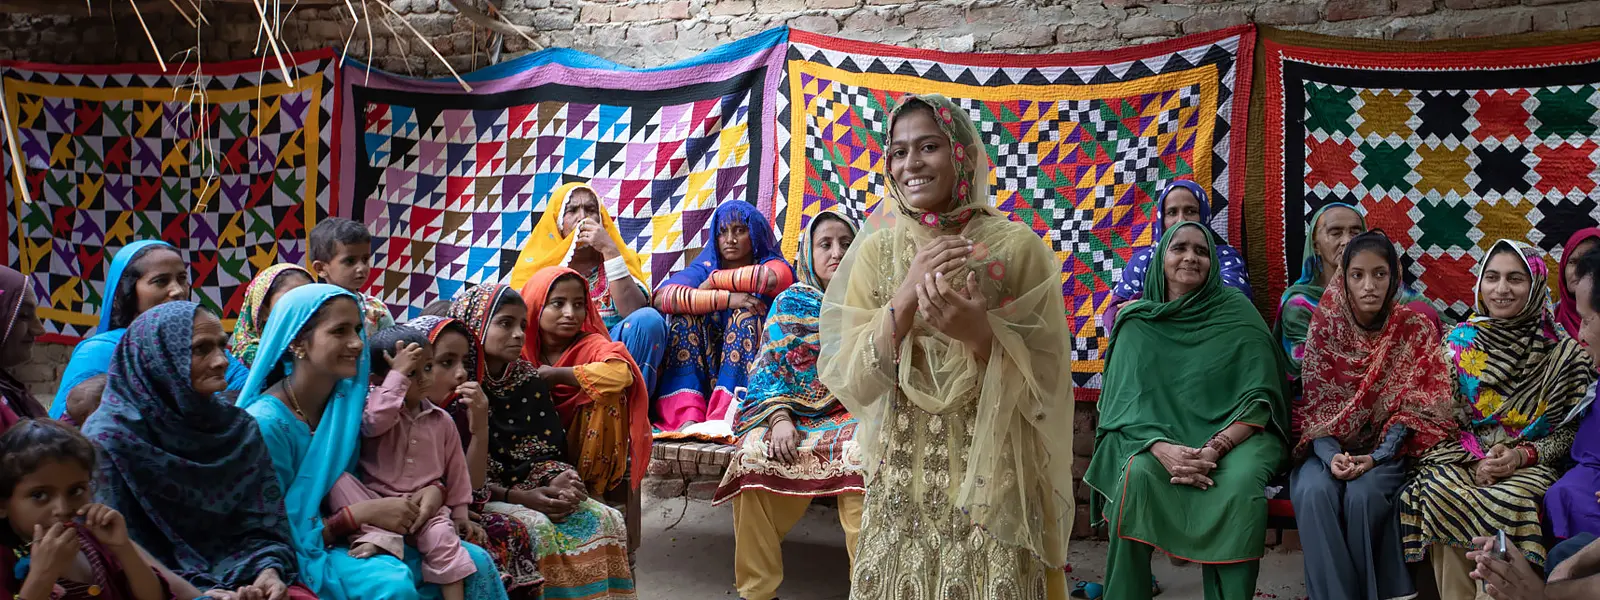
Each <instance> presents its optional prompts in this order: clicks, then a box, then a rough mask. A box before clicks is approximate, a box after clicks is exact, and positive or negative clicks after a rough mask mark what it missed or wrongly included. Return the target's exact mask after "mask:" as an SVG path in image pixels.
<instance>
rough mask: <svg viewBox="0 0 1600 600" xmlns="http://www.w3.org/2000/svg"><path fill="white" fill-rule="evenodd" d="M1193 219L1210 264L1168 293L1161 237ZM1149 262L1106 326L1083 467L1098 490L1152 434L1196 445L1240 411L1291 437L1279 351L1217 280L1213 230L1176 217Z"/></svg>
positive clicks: (1167, 240)
mask: <svg viewBox="0 0 1600 600" xmlns="http://www.w3.org/2000/svg"><path fill="white" fill-rule="evenodd" d="M1190 227H1194V228H1198V229H1199V230H1200V231H1201V232H1202V233H1204V234H1205V236H1206V242H1207V243H1208V244H1209V245H1210V246H1211V272H1210V274H1209V275H1208V276H1207V277H1206V281H1205V283H1204V284H1201V286H1200V287H1199V288H1197V289H1195V290H1194V291H1191V292H1189V293H1187V294H1184V295H1183V297H1181V298H1178V299H1177V300H1173V301H1171V302H1168V301H1166V297H1167V275H1166V270H1165V269H1163V268H1162V265H1163V264H1165V259H1166V254H1167V246H1168V245H1169V244H1171V243H1172V240H1173V238H1174V236H1175V235H1176V234H1177V233H1178V232H1179V231H1182V230H1184V229H1186V228H1190ZM1150 265H1151V267H1150V269H1149V270H1148V271H1147V272H1146V273H1145V280H1144V281H1145V283H1144V285H1145V292H1146V293H1145V295H1144V298H1142V299H1140V300H1136V301H1134V302H1132V303H1130V304H1128V305H1127V306H1126V307H1124V308H1123V309H1122V313H1121V314H1119V315H1117V322H1116V325H1115V326H1114V327H1113V329H1112V331H1111V346H1110V348H1109V349H1108V351H1107V352H1108V356H1107V359H1106V368H1105V375H1104V378H1105V379H1104V382H1105V385H1104V387H1103V388H1102V391H1101V394H1100V404H1099V409H1100V424H1099V427H1098V428H1097V429H1096V430H1095V452H1094V458H1093V460H1091V461H1090V463H1089V470H1088V472H1087V474H1086V475H1085V476H1084V482H1085V483H1088V484H1089V485H1090V486H1093V487H1094V489H1095V490H1096V491H1097V492H1098V493H1100V494H1102V495H1103V494H1105V493H1108V492H1110V491H1111V490H1115V489H1119V487H1118V485H1117V484H1118V482H1120V481H1121V479H1122V476H1123V468H1124V467H1125V466H1126V465H1127V464H1128V460H1129V459H1130V458H1132V457H1133V456H1134V455H1135V454H1138V453H1140V452H1143V451H1145V450H1146V449H1148V448H1149V447H1150V446H1151V445H1152V444H1155V443H1156V442H1162V441H1164V442H1169V443H1172V444H1177V445H1181V446H1188V447H1191V448H1199V447H1201V446H1204V445H1205V443H1206V441H1208V440H1210V439H1211V437H1212V436H1213V435H1216V434H1217V432H1220V431H1222V430H1223V429H1224V428H1226V427H1227V426H1229V425H1231V424H1233V423H1235V422H1239V421H1244V422H1248V423H1251V424H1254V425H1260V426H1263V427H1265V428H1266V432H1267V433H1269V434H1271V435H1274V436H1277V437H1278V438H1279V439H1280V440H1282V441H1284V442H1287V441H1288V424H1289V414H1288V402H1287V401H1286V400H1285V397H1284V389H1283V388H1284V377H1283V363H1282V353H1280V352H1278V351H1277V348H1276V345H1275V342H1274V341H1273V338H1272V334H1271V332H1270V331H1268V329H1267V324H1266V322H1265V321H1263V320H1262V319H1261V314H1260V313H1259V312H1256V309H1255V306H1254V305H1252V304H1251V303H1250V300H1248V299H1246V298H1245V297H1244V295H1243V294H1237V293H1233V292H1232V291H1230V290H1229V289H1228V288H1226V287H1224V286H1223V285H1222V276H1221V272H1220V261H1219V260H1217V246H1216V240H1215V239H1213V238H1212V236H1211V233H1210V232H1209V231H1206V228H1205V227H1201V226H1200V224H1199V223H1194V222H1184V223H1180V224H1178V226H1176V227H1173V228H1172V229H1170V230H1168V231H1167V233H1166V235H1164V236H1162V238H1161V244H1160V245H1159V246H1157V248H1156V253H1155V257H1154V258H1153V259H1152V260H1151V263H1150ZM1098 499H1099V498H1097V500H1098Z"/></svg>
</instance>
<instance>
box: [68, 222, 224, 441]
mask: <svg viewBox="0 0 1600 600" xmlns="http://www.w3.org/2000/svg"><path fill="white" fill-rule="evenodd" d="M188 299H189V265H188V264H186V263H184V262H183V257H182V256H180V255H179V254H178V249H177V248H174V247H173V246H172V244H168V243H166V242H163V241H160V240H144V241H139V242H134V243H132V244H128V245H126V246H123V247H122V249H121V250H118V251H117V254H116V256H115V257H113V258H112V260H111V268H110V269H107V270H106V286H105V297H104V300H103V302H102V303H101V305H100V327H99V328H98V329H96V330H95V331H96V332H97V333H95V336H94V337H91V338H89V339H86V340H84V341H82V342H79V343H78V347H77V348H75V349H73V351H72V359H71V360H69V361H67V369H66V371H64V372H62V373H61V387H59V388H57V389H56V398H55V400H54V401H53V402H51V403H50V418H52V419H60V418H61V416H62V415H64V414H66V412H67V396H68V395H70V394H72V388H75V387H77V386H78V384H80V383H83V382H85V381H88V380H89V379H92V378H94V377H96V376H98V375H101V374H103V373H105V372H106V370H107V369H108V368H110V366H111V354H112V351H113V350H115V349H116V347H117V342H119V341H121V340H122V335H123V334H124V333H126V332H127V330H128V329H127V328H128V325H129V324H131V323H133V320H134V319H136V318H138V317H139V315H141V314H144V312H145V311H147V310H150V309H152V308H155V307H157V306H160V305H162V304H165V303H167V302H172V301H174V300H188ZM228 363H229V364H228V389H230V390H236V389H239V387H240V386H242V385H244V379H245V376H246V375H248V374H249V373H250V371H249V368H248V367H245V366H244V363H241V362H239V361H238V360H237V359H235V358H233V357H232V356H231V355H230V356H229V357H228ZM74 416H78V415H74ZM83 416H86V415H83ZM69 420H70V419H69Z"/></svg>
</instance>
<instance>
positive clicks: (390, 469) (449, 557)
mask: <svg viewBox="0 0 1600 600" xmlns="http://www.w3.org/2000/svg"><path fill="white" fill-rule="evenodd" d="M368 347H369V348H371V349H372V350H371V352H372V357H371V364H372V381H374V382H381V383H375V384H374V385H373V386H372V389H371V391H369V392H368V393H367V408H366V413H365V414H364V415H363V417H362V420H361V436H362V440H361V461H360V465H361V483H363V484H365V485H366V487H367V489H368V490H370V491H371V492H372V496H371V497H373V498H410V497H412V495H413V494H416V493H417V492H419V491H421V490H422V489H423V488H427V487H429V486H434V485H441V486H443V487H444V491H445V496H444V504H445V506H443V507H440V508H438V509H435V510H433V511H430V512H431V514H429V513H422V514H420V515H419V518H418V521H419V523H418V524H416V525H413V526H412V527H411V528H410V530H409V531H405V532H396V531H391V530H385V529H381V528H378V527H375V526H372V525H368V526H364V527H362V528H361V532H362V533H361V535H359V536H357V537H356V539H355V540H354V541H353V542H352V543H351V549H350V555H351V556H354V557H356V558H366V557H369V556H373V555H375V554H377V553H378V552H379V551H380V550H381V551H384V552H388V553H389V554H390V555H393V556H395V557H399V558H404V557H405V542H404V539H403V538H404V536H405V535H406V534H410V535H411V536H412V541H413V543H414V544H415V545H416V547H417V550H419V551H421V552H422V555H423V556H422V580H423V581H426V582H428V583H434V584H438V585H439V591H440V592H441V593H442V594H443V595H444V598H445V600H461V598H462V583H461V582H462V580H463V579H465V578H466V577H467V576H468V575H471V574H473V573H474V572H476V571H477V568H476V567H474V566H473V565H472V558H471V557H469V556H467V552H466V550H464V549H462V547H461V536H462V535H468V536H469V537H478V534H481V532H482V530H481V529H478V528H477V527H476V526H474V525H472V524H471V522H470V521H468V520H467V503H468V502H471V501H472V482H471V481H470V478H469V477H468V475H467V459H466V455H465V454H464V453H463V451H462V449H461V436H460V434H458V433H456V426H455V422H454V421H452V420H451V419H450V415H449V414H448V413H446V412H445V411H444V409H442V408H439V407H438V406H435V405H434V404H433V403H432V402H429V401H428V398H427V394H428V390H429V388H431V387H433V364H432V361H433V351H432V349H431V347H430V344H429V343H428V336H427V335H426V334H423V333H421V332H418V331H415V330H412V329H405V328H401V327H390V328H388V329H385V330H383V331H380V332H378V333H377V334H376V335H374V336H373V339H372V343H371V344H370V345H369V346H368ZM458 531H459V533H458Z"/></svg>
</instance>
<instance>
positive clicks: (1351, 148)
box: [1261, 31, 1600, 320]
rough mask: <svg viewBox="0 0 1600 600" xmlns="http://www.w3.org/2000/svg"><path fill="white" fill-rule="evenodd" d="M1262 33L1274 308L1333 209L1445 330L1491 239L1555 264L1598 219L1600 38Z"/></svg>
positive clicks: (1467, 302)
mask: <svg viewBox="0 0 1600 600" xmlns="http://www.w3.org/2000/svg"><path fill="white" fill-rule="evenodd" d="M1264 35H1266V36H1267V37H1266V39H1265V41H1264V45H1263V52H1264V53H1265V56H1264V58H1265V64H1266V69H1265V74H1264V82H1265V84H1264V86H1265V89H1266V91H1265V98H1264V102H1265V109H1266V110H1265V115H1266V119H1265V123H1264V126H1263V127H1262V130H1261V132H1262V133H1261V135H1263V136H1265V143H1264V144H1262V149H1263V150H1264V151H1265V163H1264V164H1265V171H1264V177H1265V179H1266V182H1265V186H1266V187H1265V192H1264V194H1263V197H1264V198H1265V199H1266V200H1267V202H1266V206H1265V209H1266V210H1265V215H1264V221H1265V227H1266V234H1267V235H1266V243H1265V244H1263V247H1264V249H1265V251H1266V253H1267V261H1266V265H1267V268H1268V269H1269V273H1268V275H1267V281H1268V284H1269V286H1270V287H1269V288H1268V290H1269V292H1270V293H1271V294H1272V296H1271V297H1272V298H1277V297H1278V295H1279V294H1281V293H1282V291H1283V289H1284V287H1285V285H1286V284H1287V283H1288V282H1289V281H1293V280H1294V279H1296V278H1298V277H1299V276H1300V262H1301V253H1302V247H1303V245H1304V240H1305V236H1306V222H1307V220H1308V219H1309V217H1310V215H1311V213H1312V212H1314V211H1315V210H1316V209H1317V208H1319V207H1321V206H1322V205H1324V204H1326V203H1329V202H1344V203H1349V204H1354V205H1358V206H1360V207H1361V208H1362V210H1363V212H1365V213H1366V215H1367V222H1368V225H1369V226H1371V227H1375V228H1378V227H1381V228H1383V230H1384V231H1385V232H1387V233H1388V234H1389V237H1391V238H1393V239H1394V240H1395V241H1396V242H1397V243H1398V244H1399V245H1400V246H1401V247H1402V248H1403V249H1404V250H1405V253H1404V255H1403V262H1404V265H1405V268H1406V271H1407V273H1406V275H1407V279H1408V280H1412V281H1413V282H1414V285H1415V287H1416V289H1417V290H1418V291H1420V292H1422V293H1423V294H1424V295H1426V296H1427V297H1429V298H1430V299H1432V300H1433V302H1434V304H1435V305H1436V306H1437V307H1438V308H1439V309H1440V310H1441V311H1443V312H1444V313H1446V316H1448V317H1449V318H1450V319H1452V320H1459V319H1461V318H1463V317H1465V316H1466V315H1467V313H1468V312H1469V311H1470V310H1471V306H1472V287H1473V284H1474V282H1475V276H1474V275H1473V271H1474V269H1475V268H1476V266H1477V264H1478V261H1479V260H1481V259H1482V258H1483V256H1484V253H1485V252H1486V251H1487V250H1488V248H1489V247H1490V246H1491V245H1492V244H1493V243H1494V242H1495V240H1498V239H1501V238H1507V239H1513V240H1525V241H1528V242H1530V243H1533V244H1535V245H1537V246H1539V247H1541V248H1543V249H1544V250H1546V251H1548V252H1550V258H1551V259H1552V260H1553V259H1555V258H1557V257H1559V255H1560V251H1561V244H1563V243H1565V242H1566V239H1567V237H1568V236H1569V235H1570V234H1571V233H1572V232H1573V231H1575V230H1577V229H1579V228H1582V227H1586V226H1592V225H1593V224H1594V223H1595V220H1596V218H1597V217H1600V207H1597V205H1596V201H1597V200H1600V170H1597V161H1600V42H1595V41H1594V40H1595V39H1596V38H1597V37H1600V36H1596V35H1593V34H1588V35H1587V38H1588V41H1583V42H1578V43H1570V42H1572V41H1574V40H1575V39H1577V38H1578V37H1579V36H1577V35H1574V34H1559V35H1557V36H1550V35H1543V36H1534V37H1524V38H1522V39H1520V40H1514V39H1507V38H1494V39H1493V40H1492V43H1490V42H1491V41H1490V40H1459V41H1452V42H1446V43H1431V44H1400V43H1379V42H1370V41H1362V42H1359V43H1353V42H1352V41H1350V40H1340V39H1338V38H1324V37H1321V36H1311V35H1307V34H1298V33H1290V32H1277V31H1268V32H1267V33H1266V34H1264ZM1352 46H1353V47H1352ZM1488 48H1494V49H1488Z"/></svg>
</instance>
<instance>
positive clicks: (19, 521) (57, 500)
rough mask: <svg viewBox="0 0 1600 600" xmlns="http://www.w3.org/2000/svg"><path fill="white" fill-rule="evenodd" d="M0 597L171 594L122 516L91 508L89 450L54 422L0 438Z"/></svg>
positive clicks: (142, 599) (148, 597)
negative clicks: (2, 523)
mask: <svg viewBox="0 0 1600 600" xmlns="http://www.w3.org/2000/svg"><path fill="white" fill-rule="evenodd" d="M0 457H3V460H0V496H4V498H5V506H4V508H0V519H3V520H4V521H5V525H6V526H5V527H3V528H0V541H3V543H4V545H5V546H6V547H7V550H9V551H8V552H4V553H0V563H3V564H0V566H3V567H4V570H3V571H4V572H0V594H3V595H4V596H5V597H11V598H19V599H22V600H46V599H74V598H112V599H121V598H135V599H137V600H160V599H163V598H170V597H172V594H171V592H170V590H169V589H168V588H167V583H166V581H165V580H164V579H162V577H161V575H160V574H159V573H158V572H157V571H156V570H155V568H153V567H152V566H151V565H150V563H148V562H146V561H145V559H144V551H143V550H141V549H140V548H139V547H138V546H137V545H135V544H134V543H133V542H132V541H130V540H129V539H128V526H127V523H126V522H124V521H123V519H122V513H119V512H117V511H115V510H111V509H110V508H107V507H106V506H105V505H103V504H92V503H90V501H89V500H90V499H91V498H92V497H93V493H92V490H91V489H90V484H89V480H90V478H91V476H92V474H93V473H94V469H95V448H94V444H91V443H90V442H89V440H88V438H85V437H83V435H82V434H79V433H78V432H77V431H76V430H74V429H72V428H70V427H67V426H66V425H63V424H61V423H57V422H55V421H48V420H27V421H23V422H21V423H19V424H17V425H16V426H15V427H12V428H11V430H9V431H7V432H6V433H5V434H4V435H0Z"/></svg>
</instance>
